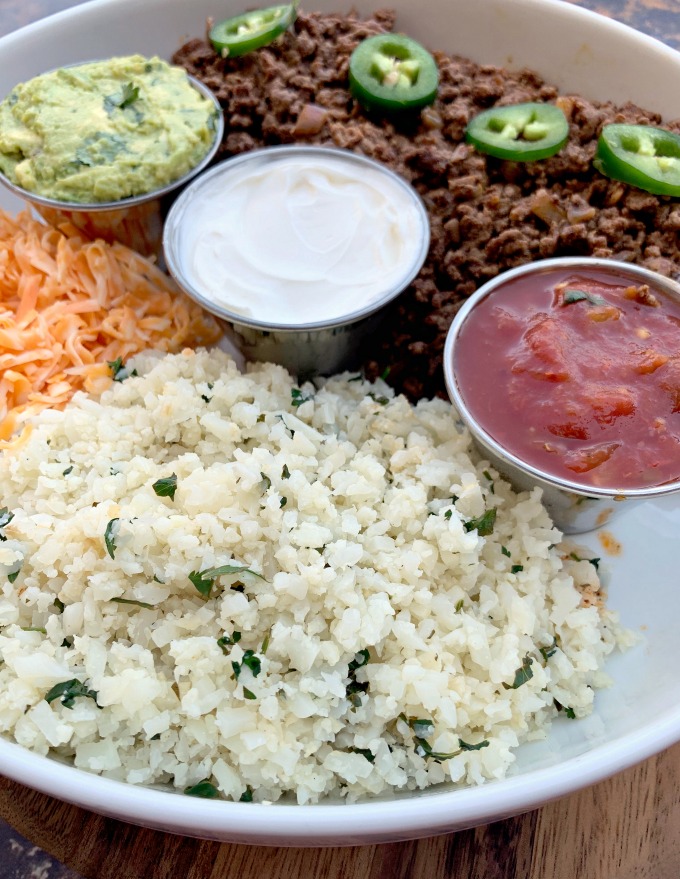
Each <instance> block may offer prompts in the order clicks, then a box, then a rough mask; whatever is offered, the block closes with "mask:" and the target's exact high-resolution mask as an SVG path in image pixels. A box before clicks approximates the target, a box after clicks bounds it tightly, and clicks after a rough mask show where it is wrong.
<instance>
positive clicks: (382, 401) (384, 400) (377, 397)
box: [367, 391, 390, 406]
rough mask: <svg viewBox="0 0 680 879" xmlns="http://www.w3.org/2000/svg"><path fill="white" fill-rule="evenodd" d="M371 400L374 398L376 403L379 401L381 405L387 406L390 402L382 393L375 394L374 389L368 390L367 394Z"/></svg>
mask: <svg viewBox="0 0 680 879" xmlns="http://www.w3.org/2000/svg"><path fill="white" fill-rule="evenodd" d="M367 396H368V397H370V398H371V400H374V401H375V402H376V403H379V404H380V405H381V406H387V404H388V403H389V402H390V400H389V397H384V396H383V395H382V394H376V393H375V392H374V391H369V392H368V394H367Z"/></svg>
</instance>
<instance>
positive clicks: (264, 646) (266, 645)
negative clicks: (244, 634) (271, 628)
mask: <svg viewBox="0 0 680 879" xmlns="http://www.w3.org/2000/svg"><path fill="white" fill-rule="evenodd" d="M234 634H236V633H234ZM268 649H269V635H265V637H264V641H263V642H262V647H261V648H260V653H261V654H262V655H263V656H264V655H265V653H266V652H267V650H268Z"/></svg>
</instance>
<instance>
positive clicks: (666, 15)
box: [0, 0, 680, 879]
mask: <svg viewBox="0 0 680 879" xmlns="http://www.w3.org/2000/svg"><path fill="white" fill-rule="evenodd" d="M78 2H82V0H0V34H2V33H6V32H8V31H9V30H12V29H13V28H15V27H18V26H20V25H22V24H26V23H28V22H29V21H31V20H33V19H36V18H39V17H41V16H44V15H47V14H49V13H51V12H55V11H58V10H60V9H63V8H66V7H68V6H72V5H76V4H77V3H78ZM187 2H190V0H187ZM508 2H512V0H508ZM569 2H577V3H578V4H579V5H583V6H587V7H589V8H591V9H594V10H597V11H599V12H602V13H604V14H609V15H612V16H614V17H616V18H618V19H619V20H621V21H625V22H626V23H628V24H631V25H633V26H635V27H638V28H639V29H641V30H644V31H646V32H648V33H651V34H652V35H654V36H657V37H658V38H659V39H662V40H664V41H666V42H668V43H669V44H670V45H674V46H675V47H676V48H680V0H569ZM2 819H4V821H6V822H7V823H8V824H9V825H10V826H11V828H14V829H15V830H16V831H17V832H18V833H19V834H22V835H23V836H24V837H25V838H26V840H29V841H30V843H32V844H34V845H35V846H39V847H40V848H41V849H43V850H44V852H47V853H48V855H51V856H53V857H54V858H56V859H57V860H58V861H59V862H60V863H59V864H56V865H55V863H54V861H52V860H51V859H50V858H49V857H48V858H47V860H43V861H41V860H40V859H38V860H34V861H33V864H34V865H33V866H31V867H29V866H28V864H29V860H22V864H24V865H25V866H24V867H15V866H13V865H12V864H10V863H9V859H8V857H7V855H5V856H4V858H3V856H2V853H1V852H0V879H29V877H30V879H77V874H79V875H80V876H81V877H86V879H157V877H158V879H160V877H172V879H175V877H177V879H223V877H235V879H294V877H302V879H307V877H314V879H317V877H318V879H392V877H404V879H443V877H447V879H448V877H453V879H459V877H460V879H463V877H464V879H680V744H679V745H676V746H675V747H673V748H670V749H669V750H667V751H665V752H664V753H662V754H660V755H658V756H656V757H653V758H651V759H649V760H647V761H645V762H644V763H642V764H640V765H638V766H636V767H634V768H632V769H629V770H627V771H625V772H622V773H620V774H619V775H617V776H615V777H613V778H611V779H609V780H608V781H605V782H602V783H600V784H598V785H595V786H594V787H590V788H587V789H585V790H583V791H581V792H580V793H577V794H574V795H572V796H570V797H565V798H563V799H561V800H558V801H556V802H554V803H551V804H549V805H547V806H545V807H543V808H541V809H538V810H535V811H533V812H529V813H527V814H525V815H522V816H519V817H517V818H512V819H509V820H506V821H500V822H498V823H495V824H490V825H487V826H484V827H478V828H476V829H474V830H468V831H463V832H459V833H456V834H450V835H447V836H441V837H435V838H430V839H422V840H418V841H413V842H405V843H395V844H389V845H377V846H376V845H374V846H360V847H352V848H329V849H299V848H285V849H284V848H279V849H274V848H271V849H270V848H258V847H249V846H241V845H228V844H220V843H216V842H209V841H201V840H195V839H190V838H186V837H179V836H173V835H170V834H164V833H160V832H155V831H151V830H146V829H142V828H137V827H134V826H132V825H129V824H125V823H122V822H119V821H115V820H111V819H107V818H103V817H101V816H99V815H95V814H92V813H90V812H87V811H84V810H83V809H79V808H76V807H73V806H69V805H67V804H65V803H62V802H59V801H57V800H55V799H52V798H50V797H47V796H44V795H42V794H39V793H36V792H35V791H32V790H29V789H28V788H25V787H23V786H21V785H19V784H16V783H15V782H12V781H9V780H8V779H4V778H2V777H0V829H1V828H2V827H3V826H4V825H3V821H2ZM7 829H8V828H6V827H5V830H7ZM10 836H11V830H10ZM23 842H24V841H20V840H16V841H15V840H13V839H12V838H9V845H14V846H15V849H16V850H19V849H21V851H23V850H24V849H23ZM27 848H29V847H27ZM6 851H7V850H6ZM35 852H38V854H41V853H40V852H39V850H38V849H31V851H30V852H29V854H31V855H32V854H34V853H35ZM61 865H63V866H61ZM71 871H77V873H73V872H71Z"/></svg>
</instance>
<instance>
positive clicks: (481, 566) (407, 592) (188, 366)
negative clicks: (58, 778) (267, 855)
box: [0, 351, 625, 803]
mask: <svg viewBox="0 0 680 879" xmlns="http://www.w3.org/2000/svg"><path fill="white" fill-rule="evenodd" d="M134 366H135V367H136V370H137V371H138V373H139V376H137V377H135V376H132V377H130V378H127V379H126V380H125V381H123V382H119V383H116V384H115V385H114V387H113V388H111V389H110V390H109V391H106V392H105V393H104V394H103V395H102V397H101V399H100V400H97V399H94V398H91V397H88V396H86V395H84V394H82V393H79V394H77V395H76V397H75V398H74V400H73V402H72V403H71V404H69V405H68V406H67V408H66V409H65V410H64V411H62V412H59V411H53V410H46V411H44V412H42V413H41V414H40V415H38V416H36V418H35V420H34V427H33V431H32V434H31V435H30V437H29V438H28V440H27V442H26V443H25V444H24V445H23V447H22V448H20V449H18V450H16V451H14V452H12V451H11V450H10V451H6V452H5V453H4V454H3V455H2V457H0V485H2V497H1V499H0V505H1V506H2V507H3V508H5V509H4V511H3V510H0V540H1V542H0V575H4V576H2V580H3V584H2V594H1V596H0V657H1V659H2V663H1V664H0V731H2V733H3V734H5V735H7V736H10V737H12V738H14V739H15V740H16V741H17V742H19V743H20V744H21V745H23V746H25V747H27V748H31V749H33V750H35V751H37V752H38V753H40V754H52V755H59V756H60V757H62V758H66V759H68V760H71V761H73V763H74V764H75V766H77V767H80V768H82V769H86V770H89V771H91V772H96V773H101V774H103V775H106V776H109V777H111V778H116V779H121V780H123V781H127V782H131V783H137V784H148V785H151V784H169V785H172V786H174V787H176V788H178V789H180V790H185V789H186V788H191V787H192V786H194V785H197V784H198V783H200V782H202V781H204V780H206V781H209V782H210V783H209V784H206V785H203V786H202V787H200V788H199V792H202V793H203V794H204V795H220V796H223V797H225V798H228V799H234V800H239V799H251V798H252V799H255V800H258V801H273V800H277V799H279V798H280V797H281V796H282V795H284V794H286V793H288V792H292V794H293V795H294V796H295V798H296V799H297V802H299V803H311V802H316V801H318V800H320V799H322V798H326V797H329V796H338V795H343V796H346V797H347V798H348V799H351V800H354V799H356V798H358V797H363V796H366V795H374V794H380V793H381V792H383V791H386V790H390V789H415V788H424V787H426V786H428V785H432V784H437V783H439V782H443V781H447V780H451V781H453V782H460V783H466V784H475V783H481V782H483V781H484V780H486V779H497V778H501V777H503V776H504V775H505V773H506V772H507V770H508V768H509V767H510V766H511V765H512V763H513V760H514V755H513V750H514V749H515V748H516V747H517V745H518V744H520V743H521V742H523V741H526V740H528V739H535V738H539V737H543V736H545V734H546V732H547V730H548V728H549V727H550V725H551V723H552V722H553V720H554V718H555V717H556V716H557V713H558V708H561V709H563V710H562V716H564V715H565V714H567V715H568V716H569V717H572V716H576V717H580V716H584V715H586V714H587V713H589V712H590V710H591V708H592V703H593V688H597V687H601V686H605V685H606V684H607V683H608V680H607V678H606V676H605V675H604V673H603V672H602V671H601V668H602V665H603V661H604V659H605V657H606V656H607V654H608V653H610V651H611V650H612V649H613V648H614V647H615V646H616V644H617V643H621V644H623V643H624V642H625V635H624V634H623V633H622V632H621V631H620V630H619V629H618V626H617V623H616V618H615V616H614V615H613V614H612V613H611V612H609V611H607V610H606V609H604V607H603V603H602V601H601V600H600V599H599V596H598V589H599V582H598V579H597V571H596V567H595V566H594V565H593V564H590V563H589V562H588V561H571V560H567V561H565V560H564V559H563V558H562V555H561V554H560V550H559V547H557V546H556V544H558V542H559V540H560V537H561V535H560V534H559V532H557V531H556V530H555V529H554V528H553V527H552V523H551V521H550V519H549V517H548V514H547V513H546V511H545V509H544V508H543V506H542V505H541V502H540V492H539V491H538V490H537V491H535V492H533V493H531V494H528V493H522V494H517V493H515V492H514V491H513V490H512V488H511V487H510V486H509V485H508V484H507V483H506V482H504V481H503V480H502V479H501V478H499V477H498V475H497V473H496V472H495V471H493V470H492V469H491V468H490V467H489V465H488V464H485V463H484V462H482V463H477V464H476V463H474V461H473V458H472V457H471V452H470V443H469V437H468V435H467V433H466V432H464V431H461V429H460V426H459V425H458V424H457V422H456V413H455V411H454V410H453V409H452V407H451V406H450V404H448V403H446V402H444V401H442V400H431V401H421V402H419V403H418V404H417V405H415V406H412V405H411V404H410V403H408V401H407V400H406V399H405V398H404V397H401V396H393V395H392V392H391V390H390V389H389V388H387V386H386V385H385V384H384V383H382V382H378V383H377V384H375V385H372V384H369V383H368V382H365V381H364V380H362V379H361V378H360V377H352V376H349V375H345V376H343V377H338V378H333V379H329V380H326V381H324V382H323V384H322V386H321V387H313V386H312V385H307V386H305V387H303V388H302V389H298V388H296V387H295V385H294V382H293V379H292V378H291V377H290V376H289V375H288V373H287V372H286V371H285V370H284V369H282V368H281V367H278V366H273V365H269V364H267V365H253V366H252V367H250V371H249V372H248V373H247V374H241V373H240V372H239V371H238V369H237V367H236V365H235V364H234V363H233V361H231V360H230V359H229V358H228V356H227V355H226V354H224V353H222V352H221V351H211V352H205V351H200V352H191V351H185V352H183V353H182V354H180V355H169V356H159V355H152V354H147V355H142V356H139V357H137V358H136V359H135V361H134ZM173 477H176V479H174V478H173ZM159 480H161V481H160V482H159ZM154 486H155V487H154ZM494 510H495V514H494V513H493V512H491V511H494ZM494 515H495V521H494V519H493V516H494ZM480 532H481V533H480ZM221 566H226V567H227V572H226V573H221V574H220V573H215V572H212V571H211V569H213V568H216V567H221ZM234 569H236V570H234ZM190 575H191V576H190ZM584 593H585V597H584ZM67 682H68V683H67ZM58 685H62V686H61V687H59V686H58ZM55 693H56V695H55ZM47 695H49V696H50V701H47V699H46V698H45V697H46V696H47ZM564 722H572V721H570V720H566V719H565V720H564Z"/></svg>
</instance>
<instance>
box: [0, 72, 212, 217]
mask: <svg viewBox="0 0 680 879" xmlns="http://www.w3.org/2000/svg"><path fill="white" fill-rule="evenodd" d="M218 115H219V114H218V108H217V107H216V105H215V102H214V101H211V100H210V99H209V98H207V97H206V96H205V95H204V94H201V93H200V92H199V91H198V90H197V89H196V88H195V87H194V86H193V85H192V84H191V82H190V81H189V79H188V77H187V75H186V73H185V71H184V70H182V69H181V68H178V67H173V66H171V65H169V64H167V63H166V62H165V61H163V60H161V59H160V58H144V57H142V56H141V55H131V56H127V57H120V58H111V59H109V60H106V61H93V62H88V63H85V64H78V65H74V66H72V67H62V68H59V69H58V70H53V71H51V72H49V73H44V74H42V75H40V76H36V77H34V78H33V79H31V80H29V81H28V82H25V83H21V84H20V85H17V86H16V87H15V88H14V89H13V90H12V92H11V93H10V94H9V95H8V96H7V97H6V98H5V99H4V100H3V101H2V103H0V171H1V172H2V173H3V174H4V175H5V176H6V177H7V179H8V180H9V181H10V183H12V184H14V185H15V186H18V187H20V188H21V189H23V190H26V191H27V192H29V193H33V194H35V195H37V196H40V197H43V198H46V199H51V200H54V201H59V202H69V203H75V204H100V203H111V202H117V201H120V200H121V199H126V198H132V197H136V196H141V195H144V194H146V193H151V192H154V191H157V190H159V189H163V188H164V187H166V186H168V185H169V184H172V183H173V182H174V181H177V180H180V179H181V178H182V177H184V176H185V175H186V174H188V173H189V172H190V171H191V170H192V169H193V168H195V167H196V166H197V165H199V164H200V163H201V162H202V160H203V159H204V158H205V156H206V155H207V153H208V152H209V151H210V149H211V147H213V145H214V143H215V139H216V126H217V117H218Z"/></svg>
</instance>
